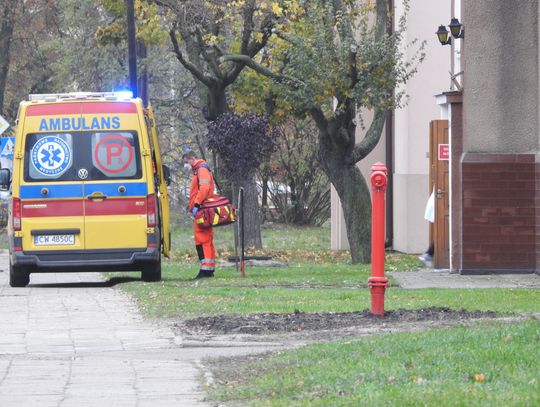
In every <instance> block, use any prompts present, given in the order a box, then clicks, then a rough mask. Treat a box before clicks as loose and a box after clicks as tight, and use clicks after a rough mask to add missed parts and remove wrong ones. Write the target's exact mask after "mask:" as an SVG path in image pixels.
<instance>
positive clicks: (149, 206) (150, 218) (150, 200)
mask: <svg viewBox="0 0 540 407" xmlns="http://www.w3.org/2000/svg"><path fill="white" fill-rule="evenodd" d="M146 218H147V222H148V227H149V228H153V227H155V226H156V221H157V213H156V194H150V195H148V196H147V197H146Z"/></svg>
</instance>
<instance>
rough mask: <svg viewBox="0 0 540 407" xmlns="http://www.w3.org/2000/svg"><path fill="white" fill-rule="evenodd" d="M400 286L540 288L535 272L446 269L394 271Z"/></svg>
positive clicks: (392, 274)
mask: <svg viewBox="0 0 540 407" xmlns="http://www.w3.org/2000/svg"><path fill="white" fill-rule="evenodd" d="M386 274H387V275H389V276H392V277H394V279H395V280H396V281H397V283H398V284H399V286H400V287H401V288H411V289H414V288H540V276H539V275H537V274H489V275H478V276H475V275H460V274H450V272H449V271H448V270H441V271H439V270H422V271H397V272H396V271H395V272H388V273H386Z"/></svg>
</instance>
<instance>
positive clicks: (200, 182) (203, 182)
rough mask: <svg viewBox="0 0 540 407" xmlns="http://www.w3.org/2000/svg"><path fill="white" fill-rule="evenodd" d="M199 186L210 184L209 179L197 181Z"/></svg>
mask: <svg viewBox="0 0 540 407" xmlns="http://www.w3.org/2000/svg"><path fill="white" fill-rule="evenodd" d="M199 184H210V180H209V179H199Z"/></svg>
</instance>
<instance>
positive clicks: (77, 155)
mask: <svg viewBox="0 0 540 407" xmlns="http://www.w3.org/2000/svg"><path fill="white" fill-rule="evenodd" d="M25 152H26V153H25V159H24V180H25V181H26V182H39V181H41V182H43V181H92V180H108V179H138V178H141V175H142V169H141V160H140V148H139V140H138V135H137V133H136V132H127V131H120V132H119V131H116V132H71V133H35V134H28V135H27V137H26V145H25Z"/></svg>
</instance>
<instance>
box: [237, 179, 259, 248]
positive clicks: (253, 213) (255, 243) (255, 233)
mask: <svg viewBox="0 0 540 407" xmlns="http://www.w3.org/2000/svg"><path fill="white" fill-rule="evenodd" d="M240 187H243V188H244V213H243V214H241V215H243V216H244V228H245V230H244V242H245V246H246V247H255V248H257V249H262V239H261V215H260V213H259V202H258V196H257V185H256V183H255V174H251V175H248V176H247V178H246V179H243V180H239V181H237V182H235V184H234V199H235V201H237V200H238V191H239V189H240ZM236 204H238V202H236Z"/></svg>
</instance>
